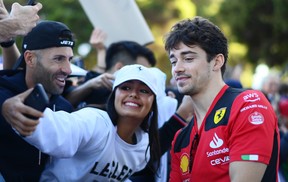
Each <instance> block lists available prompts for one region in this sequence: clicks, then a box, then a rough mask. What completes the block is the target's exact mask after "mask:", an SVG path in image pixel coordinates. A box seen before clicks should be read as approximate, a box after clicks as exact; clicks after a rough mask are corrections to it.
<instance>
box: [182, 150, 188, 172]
mask: <svg viewBox="0 0 288 182" xmlns="http://www.w3.org/2000/svg"><path fill="white" fill-rule="evenodd" d="M188 166H189V157H188V154H183V155H182V156H181V159H180V169H181V171H182V173H183V174H185V173H187V172H188Z"/></svg>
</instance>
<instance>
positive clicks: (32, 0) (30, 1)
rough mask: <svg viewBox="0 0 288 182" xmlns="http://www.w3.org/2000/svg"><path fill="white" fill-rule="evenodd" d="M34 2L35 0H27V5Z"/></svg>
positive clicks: (32, 4)
mask: <svg viewBox="0 0 288 182" xmlns="http://www.w3.org/2000/svg"><path fill="white" fill-rule="evenodd" d="M35 4H36V2H35V0H28V2H27V5H31V6H34V5H35Z"/></svg>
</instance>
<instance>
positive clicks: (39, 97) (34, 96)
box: [24, 83, 49, 119]
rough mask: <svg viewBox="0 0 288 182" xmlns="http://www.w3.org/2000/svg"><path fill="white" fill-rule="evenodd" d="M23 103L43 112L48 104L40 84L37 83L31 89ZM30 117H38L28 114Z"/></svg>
mask: <svg viewBox="0 0 288 182" xmlns="http://www.w3.org/2000/svg"><path fill="white" fill-rule="evenodd" d="M24 104H25V105H28V106H30V107H32V108H34V109H36V110H38V111H41V112H43V111H44V110H45V108H46V107H47V106H48V104H49V98H48V96H47V94H46V92H45V90H44V88H43V86H42V84H40V83H38V84H36V86H35V87H34V89H33V91H32V92H31V93H30V94H29V95H28V96H27V97H26V98H25V100H24ZM28 117H29V118H31V119H39V118H35V117H32V116H28Z"/></svg>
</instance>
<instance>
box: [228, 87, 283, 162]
mask: <svg viewBox="0 0 288 182" xmlns="http://www.w3.org/2000/svg"><path fill="white" fill-rule="evenodd" d="M230 120H232V121H233V122H232V121H229V127H228V133H229V134H230V137H229V141H228V143H229V146H230V162H233V161H258V162H261V163H265V164H268V163H269V160H270V157H271V153H272V148H273V144H274V143H273V142H274V134H275V131H276V132H278V126H277V118H276V115H275V112H274V110H273V108H272V106H271V104H270V103H269V101H268V100H267V99H266V97H265V96H264V95H263V94H262V92H260V91H255V90H247V91H245V92H243V93H241V94H240V95H239V96H238V97H237V98H236V99H235V101H234V103H233V105H232V108H231V115H230Z"/></svg>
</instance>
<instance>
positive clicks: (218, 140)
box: [210, 133, 223, 149]
mask: <svg viewBox="0 0 288 182" xmlns="http://www.w3.org/2000/svg"><path fill="white" fill-rule="evenodd" d="M222 145H223V140H222V139H221V138H219V137H218V135H217V134H216V133H214V137H213V140H212V141H211V142H210V147H211V148H213V149H216V148H219V147H221V146H222Z"/></svg>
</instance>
